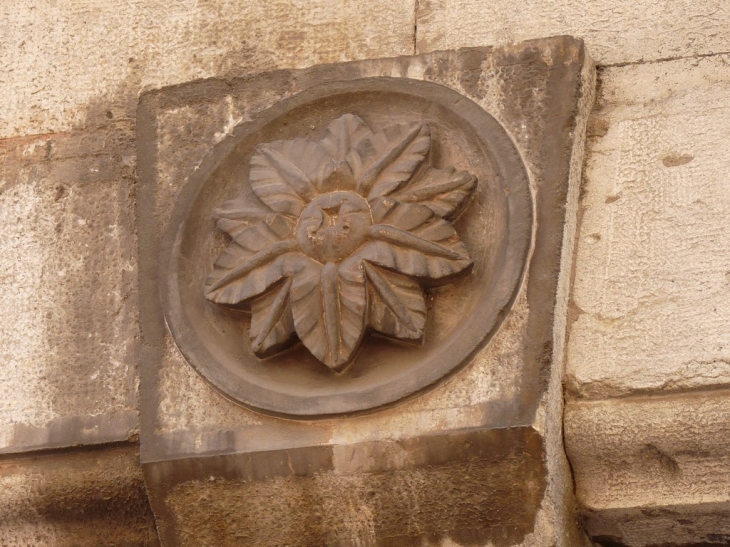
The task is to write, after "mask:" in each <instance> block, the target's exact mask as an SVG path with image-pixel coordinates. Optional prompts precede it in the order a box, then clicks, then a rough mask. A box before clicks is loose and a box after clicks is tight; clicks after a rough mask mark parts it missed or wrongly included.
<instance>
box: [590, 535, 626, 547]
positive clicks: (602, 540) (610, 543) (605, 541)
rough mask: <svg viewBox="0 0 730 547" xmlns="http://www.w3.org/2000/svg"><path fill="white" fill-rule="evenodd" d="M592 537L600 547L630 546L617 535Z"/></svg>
mask: <svg viewBox="0 0 730 547" xmlns="http://www.w3.org/2000/svg"><path fill="white" fill-rule="evenodd" d="M591 539H592V540H593V543H596V544H597V545H600V547H628V545H626V544H625V543H623V542H622V541H621V538H618V537H616V536H593V537H592V538H591Z"/></svg>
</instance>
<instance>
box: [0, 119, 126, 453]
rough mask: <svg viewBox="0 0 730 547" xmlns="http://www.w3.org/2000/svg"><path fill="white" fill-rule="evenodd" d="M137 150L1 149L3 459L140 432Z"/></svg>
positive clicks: (116, 128)
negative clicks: (9, 454)
mask: <svg viewBox="0 0 730 547" xmlns="http://www.w3.org/2000/svg"><path fill="white" fill-rule="evenodd" d="M132 139H133V132H132V130H131V128H130V126H129V124H127V123H125V122H119V123H110V124H109V125H107V126H105V127H99V128H95V129H90V130H88V131H80V132H76V133H72V134H65V133H59V134H51V135H43V136H37V137H24V138H17V139H6V140H2V141H0V230H1V231H2V234H3V236H2V237H1V238H0V262H1V263H2V265H3V266H2V273H0V315H1V316H2V317H3V320H2V322H1V323H0V452H18V451H23V450H30V449H35V448H44V447H52V446H69V445H74V444H79V443H97V442H108V441H117V440H123V439H127V438H129V437H130V436H131V435H135V434H136V432H137V429H138V418H137V387H136V386H137V378H138V376H137V370H138V369H137V364H136V363H137V339H138V334H137V332H138V331H137V320H136V308H137V306H136V298H137V297H136V250H135V240H134V229H133V215H132V208H133V206H134V195H133V193H134V189H133V188H134V164H135V161H134V154H135V152H134V145H133V140H132Z"/></svg>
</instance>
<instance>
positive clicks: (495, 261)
mask: <svg viewBox="0 0 730 547" xmlns="http://www.w3.org/2000/svg"><path fill="white" fill-rule="evenodd" d="M532 223H533V212H532V196H531V192H530V185H529V180H528V176H527V172H526V169H525V167H524V164H523V162H522V160H521V158H520V155H519V153H518V151H517V149H516V148H515V146H514V144H513V142H512V141H511V139H510V138H509V136H508V135H507V134H506V132H505V131H504V129H503V128H502V127H501V126H500V125H499V123H498V122H497V121H496V120H495V119H494V118H493V117H492V116H490V115H489V114H488V113H486V112H485V111H484V110H482V109H481V108H480V107H479V106H478V105H476V104H475V103H473V102H472V101H471V100H469V99H467V98H466V97H463V96H461V95H460V94H458V93H457V92H455V91H452V90H450V89H448V88H445V87H442V86H439V85H436V84H431V83H426V82H420V81H413V80H406V79H391V78H375V79H364V80H353V81H347V82H335V83H329V84H326V85H320V86H316V87H313V88H310V89H307V90H306V91H303V92H301V93H299V94H298V95H295V96H294V97H292V98H290V99H287V100H285V101H282V102H281V103H279V104H277V105H276V106H275V107H272V108H271V109H269V110H267V111H264V112H262V113H260V114H259V115H258V116H257V117H256V118H255V119H254V120H252V121H250V122H247V123H244V124H242V125H240V126H239V127H238V128H236V130H235V131H234V132H233V134H232V135H231V136H230V137H228V138H227V139H226V140H224V141H223V142H221V143H219V144H218V145H216V147H215V148H214V149H213V150H212V151H211V153H210V154H209V155H208V157H207V158H206V159H205V160H204V162H203V163H202V164H201V166H200V167H199V169H198V170H197V171H196V172H195V174H194V175H193V176H192V177H191V179H190V180H189V181H188V183H187V184H186V185H185V187H184V188H183V190H182V191H181V193H180V197H179V198H178V202H177V204H176V206H175V211H174V214H173V218H172V221H171V223H170V229H169V233H168V234H167V236H166V238H165V240H164V243H163V256H162V264H163V268H162V271H161V276H162V278H161V286H162V291H163V294H162V296H163V303H164V309H165V317H166V320H167V324H168V326H169V328H170V331H171V333H172V335H173V337H174V339H175V342H176V344H177V345H178V347H179V348H180V350H181V352H182V353H183V355H184V356H185V358H186V360H187V361H188V362H189V363H190V365H192V366H193V367H194V368H195V369H196V370H197V371H198V372H199V373H200V374H201V375H202V376H203V377H204V378H205V379H206V380H208V381H209V382H210V383H211V384H213V385H214V386H215V387H216V388H218V389H219V390H221V391H222V392H223V393H224V394H225V395H227V396H228V397H230V398H231V399H233V400H235V401H237V402H239V403H242V404H245V405H247V406H251V407H254V408H256V409H258V410H261V411H264V412H268V413H275V414H282V415H288V416H292V417H304V418H311V417H317V416H325V415H333V414H343V413H348V412H357V411H363V410H367V409H372V408H375V407H379V406H382V405H386V404H389V403H393V402H395V401H397V400H400V399H402V398H404V397H407V396H409V395H412V394H413V393H416V392H418V391H420V390H422V389H424V388H426V387H428V386H430V385H432V384H434V383H435V382H437V381H438V380H440V379H442V378H444V377H445V376H447V375H448V374H450V373H452V372H454V371H455V370H457V369H459V368H460V367H461V366H463V365H465V364H466V363H467V362H468V361H469V359H470V357H472V356H473V355H474V354H475V352H477V351H478V350H479V349H480V348H481V347H483V346H484V344H486V343H487V342H488V341H489V339H490V338H491V337H492V335H493V334H494V332H495V331H496V330H497V329H498V327H499V325H500V323H501V321H502V320H503V319H504V317H505V315H506V313H507V312H508V310H509V308H510V307H511V305H512V301H513V300H514V297H515V295H516V293H517V290H518V288H519V285H520V282H521V279H522V275H523V271H524V269H525V265H526V264H525V263H526V258H527V254H528V250H529V247H530V238H531V234H532Z"/></svg>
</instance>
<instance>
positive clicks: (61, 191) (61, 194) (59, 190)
mask: <svg viewBox="0 0 730 547" xmlns="http://www.w3.org/2000/svg"><path fill="white" fill-rule="evenodd" d="M67 195H68V188H66V187H65V186H64V185H63V184H59V185H58V186H56V195H55V196H54V198H53V199H54V201H58V200H60V199H62V198H65V197H66V196H67Z"/></svg>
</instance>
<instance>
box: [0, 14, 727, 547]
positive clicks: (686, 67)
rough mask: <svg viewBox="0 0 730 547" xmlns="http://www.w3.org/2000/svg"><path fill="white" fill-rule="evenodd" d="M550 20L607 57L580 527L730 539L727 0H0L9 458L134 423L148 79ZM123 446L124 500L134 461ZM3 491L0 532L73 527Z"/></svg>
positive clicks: (580, 419) (591, 268)
mask: <svg viewBox="0 0 730 547" xmlns="http://www.w3.org/2000/svg"><path fill="white" fill-rule="evenodd" d="M556 34H571V35H574V36H577V37H582V38H583V39H584V40H585V42H586V44H587V47H588V50H589V52H590V53H591V55H592V57H593V58H594V59H595V61H596V63H597V65H598V89H597V101H596V105H595V107H594V112H593V114H592V117H591V120H590V122H589V135H588V142H587V152H586V157H587V159H586V163H585V166H584V178H583V185H582V196H581V212H580V225H579V232H578V237H577V249H576V260H575V264H574V271H573V276H574V281H573V286H572V293H571V299H570V305H569V328H570V331H569V342H568V351H567V363H566V369H565V381H564V385H565V394H566V401H567V402H566V417H565V433H566V436H565V439H566V448H567V452H568V455H569V457H570V459H571V463H572V466H573V471H574V474H575V479H576V490H577V495H578V499H579V502H580V503H581V504H582V507H583V511H584V518H585V524H586V526H587V529H588V532H589V533H590V534H591V535H592V536H593V539H594V541H596V542H597V543H598V544H600V545H604V546H608V545H620V544H624V543H625V544H627V545H632V546H634V545H636V546H643V545H651V544H663V543H675V544H678V545H682V544H687V543H690V542H697V543H702V542H704V543H705V544H708V545H715V544H716V545H725V544H727V542H728V541H730V524H728V523H730V498H729V497H728V489H727V484H728V483H730V470H729V469H730V465H728V464H730V462H729V461H728V460H730V440H727V439H728V436H727V424H728V421H730V410H728V401H730V391H726V390H729V389H730V182H729V181H730V147H729V146H728V143H727V141H728V135H730V3H728V2H726V1H725V0H672V1H668V2H656V1H653V0H640V1H629V0H597V1H593V2H585V1H580V2H579V1H576V0H551V1H549V2H537V1H534V0H528V1H525V2H512V1H508V0H497V1H493V2H484V1H481V0H408V1H405V0H370V1H368V2H359V1H357V0H343V1H337V2H333V1H327V0H310V1H307V2H305V1H299V0H297V1H291V0H289V1H285V0H271V1H266V2H236V1H232V0H230V1H227V0H209V1H204V0H183V1H180V2H174V3H173V2H161V1H159V0H147V1H145V0H129V1H127V2H123V3H120V2H102V1H100V0H58V1H56V2H52V3H51V2H41V1H34V0H17V1H14V2H4V3H2V5H0V37H2V38H0V74H2V78H0V97H2V100H0V230H1V233H2V234H3V235H2V237H0V265H1V270H0V280H1V282H0V318H2V319H1V321H0V454H4V456H2V457H3V458H11V456H10V455H11V454H14V453H24V452H28V451H31V450H37V449H43V450H48V449H54V450H55V449H66V448H68V447H69V446H74V445H79V444H102V445H103V444H107V443H123V444H125V446H126V444H129V445H130V446H133V445H134V443H135V442H136V439H137V435H138V431H139V423H138V398H139V389H140V386H139V373H138V365H137V352H138V349H139V346H140V344H141V343H142V344H143V343H144V341H143V340H140V337H139V332H138V326H137V294H136V283H137V281H136V276H137V269H136V268H137V263H136V238H135V225H134V220H133V208H134V204H135V200H136V192H135V180H136V179H135V166H136V158H135V154H136V151H135V148H134V135H135V119H136V105H137V98H138V96H139V94H140V93H141V92H142V91H144V90H148V89H153V88H157V87H160V86H165V85H171V84H177V83H181V82H186V81H189V80H193V79H197V78H205V77H210V76H228V75H234V74H235V75H241V74H246V73H256V72H260V71H263V70H269V69H273V68H300V67H305V66H310V65H313V64H318V63H326V62H335V61H346V60H356V59H367V58H377V57H389V56H397V55H411V54H413V53H426V52H429V51H435V50H439V49H451V48H459V47H464V46H476V45H480V46H481V45H492V44H504V43H509V42H513V41H519V40H524V39H528V38H538V37H543V36H550V35H556ZM569 266H570V265H563V267H569ZM110 457H111V456H110ZM8 461H10V460H8ZM13 461H15V460H13ZM118 467H119V469H120V470H121V471H119V476H120V477H121V476H126V477H127V484H128V486H125V487H124V488H126V489H127V490H125V491H126V492H127V494H125V495H129V496H132V497H134V496H135V495H136V494H135V492H138V490H139V480H138V479H139V477H138V475H137V473H138V471H130V470H129V468H128V467H127V466H124V465H120V466H118ZM125 473H126V475H125ZM30 475H32V471H29V470H28V469H27V468H24V467H23V466H20V467H18V466H10V467H8V468H7V469H6V470H3V471H2V473H0V482H2V481H10V482H8V484H10V483H12V484H14V485H15V486H13V488H15V490H7V489H6V490H5V491H6V492H8V491H12V492H23V491H29V490H28V489H32V488H33V487H32V484H35V483H32V480H36V479H28V478H27V477H28V476H30ZM28 481H31V482H28ZM118 482H119V483H120V484H121V483H122V482H124V481H123V480H121V479H120V480H119V481H118ZM23 484H26V485H27V486H22V485H23ZM18 485H20V486H18ZM23 488H25V490H23ZM124 488H122V490H124ZM14 495H16V494H14ZM24 495H25V494H22V493H18V494H17V495H16V497H18V496H24ZM3 500H6V498H1V499H0V544H2V545H5V544H7V545H39V544H48V545H67V544H73V545H80V544H82V542H81V541H80V540H78V538H79V537H80V536H79V535H78V534H80V533H81V532H79V529H77V528H74V529H73V530H74V532H73V534H76V535H75V536H74V537H76V538H77V539H74V540H69V539H68V538H69V537H70V536H69V534H71V532H68V530H67V529H65V528H63V527H60V528H58V529H57V530H56V531H55V532H53V527H54V526H55V524H54V522H55V521H53V519H46V521H45V523H44V524H43V526H45V527H46V528H44V530H46V531H44V532H43V533H44V534H46V535H45V536H43V537H44V538H52V539H45V540H43V541H42V542H41V543H38V541H37V540H34V539H33V538H37V537H39V536H38V534H39V533H40V532H38V529H37V527H35V525H33V524H32V523H33V522H34V521H36V520H37V519H38V517H37V515H35V514H34V515H35V516H33V517H32V518H31V517H22V518H21V517H17V518H15V517H14V518H15V520H14V521H13V522H14V523H15V524H13V526H12V527H11V528H8V527H7V526H5V527H4V525H3V524H2V523H3V522H4V519H3V518H2V515H3V514H10V513H7V511H11V510H12V508H11V509H7V507H10V506H11V505H12V503H11V502H9V501H3ZM121 510H122V509H120V511H121ZM3 511H6V513H3ZM21 513H22V512H17V511H16V512H15V513H13V514H14V515H15V514H18V515H21ZM22 514H25V513H22ZM28 514H30V513H28ZM145 518H146V517H145ZM23 519H25V520H23ZM21 521H22V522H21ZM19 522H21V524H19ZM135 522H141V523H143V524H144V525H146V526H150V524H149V522H148V521H146V520H145V519H144V518H142V519H141V520H139V521H135ZM48 527H50V528H49V529H51V530H52V531H51V532H48V531H47V528H48ZM135 533H136V532H135ZM64 534H65V535H64ZM137 535H138V536H139V537H141V536H142V535H143V534H142V533H141V532H140V533H139V534H137ZM89 537H90V538H91V539H89V545H94V544H97V543H95V541H98V539H97V540H95V539H93V538H94V537H96V536H93V535H90V536H89ZM69 541H70V543H69ZM135 541H138V543H139V542H140V541H143V540H139V539H137V540H135ZM145 541H146V540H145ZM611 542H614V543H611ZM616 542H619V543H616ZM139 544H142V543H139Z"/></svg>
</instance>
